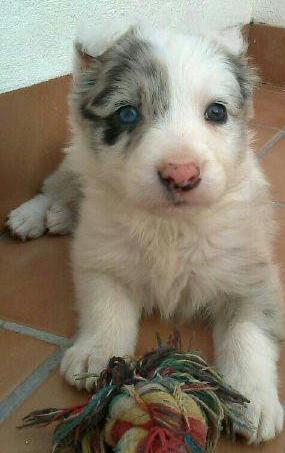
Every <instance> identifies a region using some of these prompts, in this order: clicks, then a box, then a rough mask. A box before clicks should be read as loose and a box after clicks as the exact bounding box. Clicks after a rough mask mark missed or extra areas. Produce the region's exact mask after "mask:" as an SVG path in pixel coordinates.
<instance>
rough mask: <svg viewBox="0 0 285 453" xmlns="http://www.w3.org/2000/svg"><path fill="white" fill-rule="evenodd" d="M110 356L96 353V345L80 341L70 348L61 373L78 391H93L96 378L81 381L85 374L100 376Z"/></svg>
mask: <svg viewBox="0 0 285 453" xmlns="http://www.w3.org/2000/svg"><path fill="white" fill-rule="evenodd" d="M109 358H110V356H108V355H106V354H103V353H101V354H100V353H98V352H96V346H95V344H94V345H92V344H90V342H83V341H78V342H76V343H75V344H74V345H73V346H71V348H69V349H68V350H67V351H66V352H65V354H64V356H63V359H62V362H61V367H60V373H61V375H62V376H63V377H64V378H65V379H66V380H67V381H68V382H69V383H70V384H71V385H75V386H76V387H77V388H78V389H83V388H86V390H91V388H92V385H93V383H94V380H95V378H92V377H90V378H83V379H80V375H83V374H85V373H94V374H99V373H100V372H101V371H102V370H103V368H104V367H105V366H106V365H107V362H108V359H109Z"/></svg>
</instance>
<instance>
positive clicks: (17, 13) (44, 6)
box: [0, 0, 285, 92]
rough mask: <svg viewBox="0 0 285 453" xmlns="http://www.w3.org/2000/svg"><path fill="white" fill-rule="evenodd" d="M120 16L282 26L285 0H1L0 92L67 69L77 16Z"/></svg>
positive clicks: (177, 24)
mask: <svg viewBox="0 0 285 453" xmlns="http://www.w3.org/2000/svg"><path fill="white" fill-rule="evenodd" d="M124 17H147V18H148V19H150V20H151V21H152V22H153V23H154V24H168V26H171V27H174V28H179V29H184V30H187V29H189V28H191V27H192V26H196V24H199V25H201V24H202V25H203V24H206V25H207V26H208V25H210V26H215V27H217V28H220V27H225V26H230V25H235V24H238V23H241V24H244V23H248V22H249V21H250V20H252V19H253V20H255V21H256V22H265V23H270V24H275V25H281V26H285V0H271V1H270V0H0V92H6V91H11V90H14V89H17V88H20V87H25V86H29V85H32V84H34V83H38V82H41V81H43V80H48V79H51V78H54V77H57V76H60V75H64V74H67V73H69V72H70V71H71V54H72V40H73V37H74V34H75V30H76V27H77V25H78V22H80V21H82V20H84V21H86V20H87V21H88V23H89V22H90V21H92V23H93V21H94V26H96V23H102V22H105V21H106V22H107V23H109V24H110V22H112V20H118V19H119V20H120V18H124ZM108 26H110V25H108Z"/></svg>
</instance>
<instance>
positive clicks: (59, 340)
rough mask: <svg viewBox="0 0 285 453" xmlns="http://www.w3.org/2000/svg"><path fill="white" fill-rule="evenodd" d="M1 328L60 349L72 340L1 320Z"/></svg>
mask: <svg viewBox="0 0 285 453" xmlns="http://www.w3.org/2000/svg"><path fill="white" fill-rule="evenodd" d="M0 327H1V328H2V329H5V330H10V331H12V332H16V333H20V334H23V335H28V336H30V337H33V338H36V339H37V340H41V341H45V342H46V343H50V344H54V345H56V346H60V347H62V346H68V344H69V343H70V340H69V339H68V338H66V337H61V336H59V335H54V334H52V333H49V332H45V331H44V330H39V329H34V328H32V327H28V326H24V325H22V324H17V323H16V322H11V321H5V320H2V319H0Z"/></svg>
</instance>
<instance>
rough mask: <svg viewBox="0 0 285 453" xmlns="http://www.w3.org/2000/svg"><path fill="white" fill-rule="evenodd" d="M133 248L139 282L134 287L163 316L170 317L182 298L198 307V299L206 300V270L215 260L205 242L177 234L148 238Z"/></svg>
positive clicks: (198, 238) (207, 279)
mask: <svg viewBox="0 0 285 453" xmlns="http://www.w3.org/2000/svg"><path fill="white" fill-rule="evenodd" d="M136 247H137V248H138V251H139V252H138V256H139V279H138V281H137V282H136V283H135V284H138V285H140V286H141V287H142V288H144V289H146V290H147V291H146V293H148V301H149V303H150V304H151V305H153V304H156V305H159V306H160V308H161V310H162V311H163V312H164V313H165V314H170V313H171V312H173V311H174V310H175V308H176V306H177V305H178V303H179V302H180V301H181V300H182V298H183V297H185V298H186V299H187V300H188V302H190V301H191V300H193V301H195V303H198V304H199V301H198V300H197V299H198V298H199V299H200V300H202V299H204V300H206V299H207V294H209V293H210V292H211V290H212V289H211V286H212V285H211V284H210V283H209V274H210V267H211V265H212V263H213V257H214V255H215V256H216V257H217V253H216V252H215V250H214V249H213V247H212V246H211V245H210V244H209V242H208V241H207V239H204V238H202V237H199V235H197V234H196V233H192V234H191V235H189V234H179V235H177V236H176V237H173V238H169V237H167V238H163V237H160V238H157V237H156V238H154V239H153V240H152V239H151V238H150V239H149V241H148V242H147V241H144V243H143V244H142V243H138V244H137V245H136ZM220 259H221V258H220ZM211 273H212V274H213V270H212V271H211Z"/></svg>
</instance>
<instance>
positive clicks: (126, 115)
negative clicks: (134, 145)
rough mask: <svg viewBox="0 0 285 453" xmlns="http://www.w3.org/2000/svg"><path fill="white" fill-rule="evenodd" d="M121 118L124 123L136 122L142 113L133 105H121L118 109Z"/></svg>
mask: <svg viewBox="0 0 285 453" xmlns="http://www.w3.org/2000/svg"><path fill="white" fill-rule="evenodd" d="M118 113H119V118H120V121H121V123H123V124H136V123H137V122H138V121H139V119H140V114H139V112H138V110H137V109H136V108H135V107H132V106H131V105H126V106H125V107H121V108H120V109H119V111H118Z"/></svg>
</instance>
